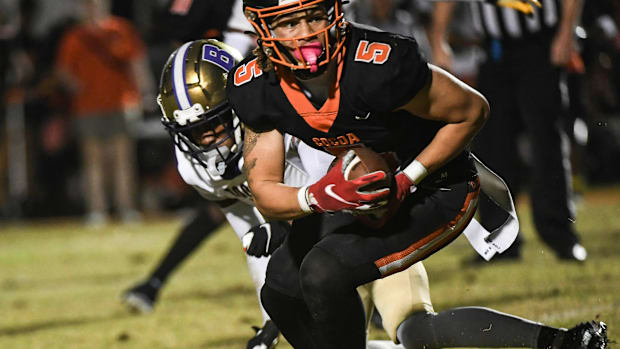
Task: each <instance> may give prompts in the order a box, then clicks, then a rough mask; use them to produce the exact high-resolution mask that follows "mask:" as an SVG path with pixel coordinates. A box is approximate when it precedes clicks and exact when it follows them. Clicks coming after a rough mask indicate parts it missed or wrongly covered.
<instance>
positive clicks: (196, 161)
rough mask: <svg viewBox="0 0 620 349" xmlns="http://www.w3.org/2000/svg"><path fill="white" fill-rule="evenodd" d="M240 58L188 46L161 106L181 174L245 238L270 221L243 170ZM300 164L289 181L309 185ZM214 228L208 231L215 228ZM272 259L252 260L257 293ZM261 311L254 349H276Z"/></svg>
mask: <svg viewBox="0 0 620 349" xmlns="http://www.w3.org/2000/svg"><path fill="white" fill-rule="evenodd" d="M239 60H240V55H239V53H238V52H237V51H236V50H235V49H233V48H232V47H230V46H228V45H226V44H224V43H221V42H219V41H216V40H198V41H192V42H187V43H185V44H183V45H182V46H180V47H179V48H178V49H177V50H176V51H175V52H174V53H173V54H172V55H171V56H170V58H169V59H168V62H167V63H166V65H165V66H164V69H163V71H162V75H161V80H160V86H159V96H158V103H159V105H160V106H161V109H162V112H163V115H164V116H163V117H162V122H163V124H164V126H165V127H166V129H167V130H168V131H169V133H170V135H171V136H172V139H173V142H174V145H175V152H176V157H177V167H178V171H179V174H180V175H181V177H182V178H183V180H184V181H185V182H186V183H188V184H189V185H191V186H193V187H194V189H196V190H197V191H198V193H200V194H201V196H203V197H204V198H205V199H207V200H209V201H210V202H213V203H215V204H216V205H218V206H219V209H220V210H221V212H222V213H223V215H224V216H225V217H226V220H227V221H228V222H229V223H230V225H231V226H232V228H233V230H234V231H235V232H236V233H237V236H238V237H239V238H241V237H242V236H243V234H245V233H246V232H247V231H248V230H249V229H250V228H251V227H252V226H254V225H258V224H262V223H266V221H265V219H264V218H263V216H262V215H261V214H260V213H259V212H258V210H256V208H255V207H254V203H253V202H252V197H251V194H250V190H249V188H248V187H247V183H246V180H245V176H244V175H243V174H242V172H241V165H242V163H243V158H242V156H241V151H242V144H243V142H242V133H243V131H242V128H241V124H240V122H239V119H238V118H237V117H236V116H235V114H234V113H233V111H232V110H231V108H230V105H229V104H228V102H227V100H226V94H225V89H224V86H225V84H226V77H227V75H228V72H229V71H230V69H232V67H233V66H234V64H235V62H237V61H239ZM290 139H291V138H290V137H289V138H287V142H288V143H289V144H290ZM300 166H301V165H300V164H299V160H298V159H296V158H293V159H291V161H288V162H287V165H286V178H287V181H290V182H291V183H298V185H301V184H303V183H305V177H306V174H305V173H304V172H303V171H301V169H300ZM286 224H288V223H286V222H275V223H273V224H272V225H271V228H272V230H274V231H275V230H277V229H278V227H279V226H282V225H286ZM212 225H213V224H212V223H211V224H205V225H204V227H203V228H204V229H205V230H210V229H213V228H214V227H213V226H212ZM268 260H269V259H268V258H257V257H253V256H249V255H248V256H247V263H248V268H249V271H250V275H251V277H252V280H253V282H254V285H255V287H256V290H257V292H259V290H260V288H261V286H262V284H263V282H264V278H265V269H266V266H267V262H268ZM259 303H260V302H259ZM261 310H262V313H263V319H264V325H263V327H262V328H261V329H259V330H258V333H257V335H256V336H255V337H253V338H252V339H250V341H249V342H248V346H247V347H248V348H272V347H274V346H275V344H276V343H277V338H278V335H279V332H278V330H277V328H276V327H275V326H274V325H273V323H272V322H271V321H270V320H269V316H268V315H267V314H266V313H265V311H264V310H263V309H262V307H261Z"/></svg>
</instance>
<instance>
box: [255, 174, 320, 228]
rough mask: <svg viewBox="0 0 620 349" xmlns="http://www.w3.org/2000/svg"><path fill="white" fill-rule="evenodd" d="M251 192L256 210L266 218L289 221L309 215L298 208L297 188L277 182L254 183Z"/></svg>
mask: <svg viewBox="0 0 620 349" xmlns="http://www.w3.org/2000/svg"><path fill="white" fill-rule="evenodd" d="M251 190H252V194H253V196H254V203H255V204H256V208H258V210H259V211H260V212H261V213H262V214H263V216H265V217H267V218H270V219H277V220H291V219H296V218H300V217H303V216H306V215H308V214H309V213H308V212H304V210H303V209H302V208H301V207H300V204H299V200H298V198H297V195H298V192H299V188H296V187H290V186H288V185H285V184H282V183H277V182H269V181H264V182H260V181H255V182H254V183H253V184H252V185H251Z"/></svg>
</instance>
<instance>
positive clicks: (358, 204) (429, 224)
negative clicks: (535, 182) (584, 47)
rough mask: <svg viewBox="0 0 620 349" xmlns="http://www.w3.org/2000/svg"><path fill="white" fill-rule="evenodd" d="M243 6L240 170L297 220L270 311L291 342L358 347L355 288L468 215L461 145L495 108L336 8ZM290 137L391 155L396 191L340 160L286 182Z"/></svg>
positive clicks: (448, 235)
mask: <svg viewBox="0 0 620 349" xmlns="http://www.w3.org/2000/svg"><path fill="white" fill-rule="evenodd" d="M244 11H245V13H246V17H247V18H248V20H249V21H250V23H251V24H252V25H253V27H254V29H255V31H256V33H257V35H258V36H259V39H260V40H259V43H260V46H259V49H258V50H257V51H256V57H248V58H246V59H245V60H244V61H243V62H241V63H240V64H239V65H238V66H236V67H235V68H234V69H233V70H232V71H231V74H229V81H228V84H227V91H228V98H229V101H230V103H231V105H232V107H233V109H234V110H235V112H236V113H237V115H238V116H239V118H240V119H241V120H242V121H243V123H244V124H245V145H244V154H243V156H244V171H245V173H246V176H247V180H248V183H249V186H250V189H251V191H252V194H253V197H254V202H255V204H256V206H257V208H258V209H259V210H260V211H261V213H262V214H263V215H265V216H267V217H271V218H274V219H280V220H289V219H295V221H294V223H293V227H292V231H291V233H290V234H289V235H288V237H287V239H286V240H285V242H284V243H283V245H282V246H281V247H280V248H278V249H277V250H276V251H275V252H274V254H273V255H272V257H271V259H270V263H269V266H268V270H267V277H266V282H265V285H264V286H263V288H262V291H261V299H262V301H263V305H264V306H265V307H266V309H267V310H268V312H269V315H270V316H271V318H272V319H273V320H274V321H275V322H276V324H277V325H278V327H279V328H280V330H281V331H282V333H283V334H284V336H285V337H286V338H287V339H288V341H289V342H290V343H291V344H292V345H293V346H294V347H295V348H321V349H330V348H364V347H365V321H364V320H365V317H364V315H365V313H364V309H363V307H362V305H361V303H360V299H359V297H358V294H357V292H356V288H357V287H358V286H360V285H363V284H366V283H368V282H370V281H373V280H376V279H379V278H384V277H387V276H389V275H392V274H394V273H396V272H398V271H402V270H404V269H406V268H408V267H410V266H411V265H413V264H414V263H416V262H418V261H420V260H422V259H424V258H426V257H428V256H430V255H431V254H433V253H434V252H436V251H437V250H439V249H441V248H442V247H444V246H445V245H447V244H448V243H449V242H451V241H452V240H454V239H455V238H456V237H458V235H459V234H460V233H461V232H462V231H463V229H464V228H465V227H466V226H467V224H468V223H469V221H470V220H471V219H472V216H473V213H474V212H475V209H476V207H477V198H478V193H479V180H478V178H477V174H476V170H475V167H474V165H473V163H472V160H471V158H470V156H469V153H468V152H467V151H466V150H465V147H466V145H467V144H468V142H469V141H470V140H471V139H472V138H473V137H474V135H475V134H476V133H477V131H478V130H479V129H480V128H481V127H482V125H483V124H484V122H485V120H486V116H487V113H488V108H489V107H488V104H487V103H486V100H485V99H484V97H482V96H481V95H480V94H479V93H478V92H476V91H475V90H473V89H472V88H470V87H469V86H467V85H465V84H464V83H462V82H460V81H458V80H457V79H456V78H454V77H453V76H451V75H450V74H448V73H447V72H445V71H443V70H441V69H439V68H437V67H434V66H432V65H429V64H427V63H426V62H425V61H424V60H423V59H422V58H421V57H420V54H419V52H418V49H417V44H416V42H415V40H413V39H412V38H407V37H402V36H398V35H394V34H390V33H385V32H379V31H375V30H372V29H369V28H365V27H360V26H357V25H354V24H352V23H347V22H346V21H345V20H344V17H343V14H342V4H341V1H340V0H244ZM284 134H291V135H293V136H295V137H297V138H299V139H301V140H302V141H303V142H304V143H306V144H308V145H311V146H312V147H314V148H315V149H319V150H323V151H327V152H332V153H336V152H340V151H346V149H347V148H351V147H356V146H367V147H370V148H372V149H374V150H375V151H377V152H384V153H386V156H391V157H392V158H393V159H394V160H396V161H397V162H398V163H399V165H398V167H397V168H396V169H395V174H394V177H393V181H392V182H393V184H392V185H390V186H385V185H384V186H383V187H379V188H378V189H377V188H376V187H375V188H373V190H367V189H365V188H367V187H368V186H369V185H372V184H380V183H381V182H383V181H385V179H386V178H387V173H385V172H383V171H377V172H374V173H370V174H367V175H365V176H362V177H360V178H357V179H355V180H345V178H344V176H343V172H344V170H343V167H346V166H347V164H346V163H344V162H343V160H342V159H340V160H339V161H337V162H336V164H335V166H333V167H332V168H331V169H330V170H329V171H328V172H327V174H325V175H324V176H323V177H322V178H321V179H319V180H318V181H316V182H315V183H314V184H312V185H307V186H302V187H296V186H290V185H286V184H285V183H284V180H283V179H284V170H285V168H286V167H285V166H284V164H285V161H284V160H285V154H286V152H285V146H284V136H283V135H284ZM346 158H347V157H345V159H346ZM377 208H382V211H383V213H382V214H381V215H376V214H375V215H364V214H365V213H370V212H373V211H372V210H376V209H377ZM351 212H353V213H355V215H352V214H351ZM323 213H330V215H326V214H323ZM360 215H364V216H361V217H363V219H360V218H359V217H360ZM372 217H375V218H372ZM597 325H600V324H597ZM599 332H602V331H598V332H596V331H594V330H593V331H591V332H588V335H590V336H594V338H597V339H598V338H599V337H600V334H597V333H599ZM564 333H565V332H564V331H560V330H554V331H550V334H549V335H548V336H545V338H544V343H539V344H541V345H543V347H551V346H552V345H553V344H554V342H555V341H556V340H560V339H561V338H562V337H563V334H564ZM597 336H599V337H597ZM590 342H591V343H592V342H593V341H590ZM597 342H601V341H597ZM602 342H603V343H604V341H602ZM603 346H604V344H603Z"/></svg>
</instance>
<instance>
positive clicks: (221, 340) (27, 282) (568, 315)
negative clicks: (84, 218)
mask: <svg viewBox="0 0 620 349" xmlns="http://www.w3.org/2000/svg"><path fill="white" fill-rule="evenodd" d="M527 207H528V206H527V202H525V201H522V202H520V204H519V211H520V213H521V221H522V225H523V230H524V234H525V237H524V240H525V244H524V246H523V252H524V256H523V257H524V258H523V260H522V261H520V262H503V263H494V264H488V265H478V266H472V265H464V264H463V261H464V260H467V259H469V258H470V257H471V256H472V253H473V250H472V249H471V248H470V247H469V245H468V244H467V242H466V241H465V240H464V238H459V239H458V240H457V241H455V242H454V243H452V244H451V245H450V246H449V247H447V248H445V249H444V250H442V251H440V252H439V253H437V254H435V255H434V256H433V257H431V258H430V259H429V260H428V261H427V262H426V266H427V270H428V272H429V278H430V283H431V293H432V298H433V302H434V305H435V309H436V310H442V309H446V308H450V307H456V306H463V305H479V306H488V307H492V308H495V309H497V310H500V311H504V312H509V313H513V314H517V315H520V316H524V317H527V318H530V319H533V320H537V321H541V322H545V323H548V324H550V325H554V326H564V327H570V326H572V325H574V324H575V323H577V322H579V321H583V320H589V319H594V318H599V319H601V320H604V321H606V322H607V323H608V325H609V335H610V337H611V339H612V341H613V342H612V343H611V347H612V348H613V347H617V344H616V341H617V338H618V335H619V333H620V332H619V330H618V326H620V188H617V187H616V188H600V189H593V190H590V191H588V192H587V193H586V194H585V195H584V197H583V200H582V202H581V203H580V205H579V211H578V219H577V221H576V222H575V224H576V226H577V229H578V230H579V232H580V234H581V236H582V240H583V244H584V246H585V247H586V248H587V249H588V252H589V258H588V261H587V263H585V265H576V264H573V263H562V262H559V261H558V260H556V258H555V257H554V255H553V254H552V253H551V252H550V251H549V249H548V248H546V247H545V246H544V245H542V244H541V242H540V240H539V239H538V238H537V237H536V236H535V234H534V232H533V229H532V226H531V219H530V214H529V212H528V209H527ZM180 225H181V220H180V218H178V217H149V218H148V219H145V220H144V222H143V223H142V224H136V225H125V226H121V225H112V226H109V227H106V228H103V229H95V230H93V229H86V228H84V227H83V226H82V225H80V224H79V222H76V221H45V222H34V223H23V224H19V225H18V224H8V225H7V224H6V223H5V222H0V348H3V349H10V348H16V349H24V348H27V349H31V348H45V349H53V348H63V349H65V348H149V349H150V348H184V349H187V348H209V349H220V348H221V349H239V348H245V343H246V341H247V339H248V338H249V337H250V336H251V335H252V333H253V331H252V329H251V326H252V325H256V324H259V323H260V313H259V311H258V308H257V307H256V296H255V291H254V288H253V286H252V284H251V281H250V279H249V275H248V272H247V269H246V266H245V259H244V256H243V254H242V251H241V246H240V243H239V241H238V240H237V238H236V236H235V235H234V234H233V233H232V231H230V228H229V227H228V226H226V227H222V228H221V232H220V233H218V234H216V235H215V236H213V237H211V238H210V240H209V241H207V242H206V243H205V244H204V246H203V247H202V248H200V249H199V250H198V251H197V252H196V254H195V255H194V256H193V257H192V258H190V259H189V260H188V261H187V263H185V264H184V265H183V267H182V268H181V269H180V270H179V271H178V273H176V274H175V275H174V276H173V277H172V278H171V280H170V282H169V283H168V285H167V287H166V288H165V289H164V291H163V293H162V295H161V299H160V302H159V303H158V304H157V307H156V310H155V312H153V313H151V314H148V315H140V316H138V315H132V314H129V313H128V312H127V311H126V310H125V309H124V308H123V307H122V306H121V305H120V302H119V296H120V294H121V292H122V290H123V289H125V288H126V287H128V286H130V285H131V284H132V283H133V282H135V281H137V280H139V279H140V278H141V277H143V276H144V275H145V274H146V273H147V272H148V271H149V270H150V268H151V267H152V265H153V264H154V263H155V262H157V260H158V259H159V257H160V255H161V254H162V252H163V251H164V249H166V248H167V246H168V244H169V243H170V241H171V240H172V239H173V238H174V236H175V233H176V230H177V229H178V228H179V226H180ZM371 335H372V336H373V337H378V338H386V337H385V334H383V333H382V332H381V331H379V330H376V329H374V330H372V331H371ZM278 348H282V349H285V348H290V346H288V345H287V344H286V343H285V342H283V343H281V345H280V346H279V347H278Z"/></svg>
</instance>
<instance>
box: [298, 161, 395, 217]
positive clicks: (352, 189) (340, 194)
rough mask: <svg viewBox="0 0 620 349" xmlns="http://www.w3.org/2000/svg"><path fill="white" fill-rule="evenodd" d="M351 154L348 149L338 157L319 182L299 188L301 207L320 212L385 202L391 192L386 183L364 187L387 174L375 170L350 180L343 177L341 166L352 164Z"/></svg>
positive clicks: (344, 167)
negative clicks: (372, 187) (375, 186)
mask: <svg viewBox="0 0 620 349" xmlns="http://www.w3.org/2000/svg"><path fill="white" fill-rule="evenodd" d="M349 155H351V156H349ZM354 157H355V154H354V153H353V152H351V153H349V154H347V155H346V156H344V157H343V158H340V159H338V161H336V164H335V165H334V166H333V167H332V168H331V169H330V170H329V171H328V172H327V174H325V176H323V178H321V179H320V180H319V181H318V182H316V183H314V184H312V185H311V186H309V187H307V188H306V187H304V188H301V189H300V192H299V195H300V197H299V201H300V206H302V209H304V210H307V209H306V208H308V207H309V208H310V210H312V211H313V212H318V213H323V212H335V211H343V210H351V211H357V210H361V211H364V210H369V209H375V208H377V207H380V206H382V205H385V204H386V203H387V198H388V196H389V194H390V188H389V187H388V186H385V187H379V188H376V189H372V190H370V189H367V188H366V189H365V188H364V187H371V186H372V185H373V184H377V183H378V182H381V181H384V180H385V179H386V177H387V174H386V173H385V172H383V171H375V172H371V173H368V174H366V175H363V176H361V177H359V178H356V179H352V180H347V179H346V178H345V177H344V172H345V171H344V169H346V168H347V167H348V166H349V165H350V164H351V162H352V161H353V159H354ZM304 196H305V197H304ZM304 201H305V202H304ZM304 204H305V205H304ZM303 206H305V207H306V208H304V207H303Z"/></svg>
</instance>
